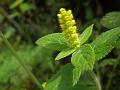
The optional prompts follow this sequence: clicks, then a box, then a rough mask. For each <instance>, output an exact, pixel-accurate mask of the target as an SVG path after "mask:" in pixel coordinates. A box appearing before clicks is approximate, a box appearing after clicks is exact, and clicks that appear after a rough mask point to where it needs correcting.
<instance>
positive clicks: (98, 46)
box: [91, 27, 120, 60]
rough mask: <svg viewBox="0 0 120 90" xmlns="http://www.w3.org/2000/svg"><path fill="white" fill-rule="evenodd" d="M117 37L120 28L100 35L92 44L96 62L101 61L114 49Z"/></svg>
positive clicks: (119, 33) (119, 34)
mask: <svg viewBox="0 0 120 90" xmlns="http://www.w3.org/2000/svg"><path fill="white" fill-rule="evenodd" d="M119 36H120V27H117V28H114V29H112V30H109V31H106V32H104V33H102V34H101V35H100V36H98V37H97V38H96V39H95V40H94V41H93V42H92V44H91V45H92V47H93V48H94V51H95V58H96V60H100V59H102V58H103V57H105V56H106V55H107V54H108V53H109V52H110V51H111V50H112V49H113V48H114V46H115V44H116V42H117V40H118V39H119Z"/></svg>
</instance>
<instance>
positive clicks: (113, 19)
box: [100, 12, 120, 29]
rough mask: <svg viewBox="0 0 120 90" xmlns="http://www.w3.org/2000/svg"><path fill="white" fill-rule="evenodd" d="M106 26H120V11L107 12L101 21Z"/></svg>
mask: <svg viewBox="0 0 120 90" xmlns="http://www.w3.org/2000/svg"><path fill="white" fill-rule="evenodd" d="M100 23H101V24H102V25H103V26H104V27H107V28H109V29H112V28H115V27H118V26H120V12H110V13H108V14H106V15H105V16H104V17H103V18H102V20H101V22H100Z"/></svg>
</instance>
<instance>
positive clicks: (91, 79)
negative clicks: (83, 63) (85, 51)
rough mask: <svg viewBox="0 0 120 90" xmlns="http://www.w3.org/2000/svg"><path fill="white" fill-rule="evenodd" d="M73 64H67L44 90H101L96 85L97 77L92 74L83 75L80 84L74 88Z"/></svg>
mask: <svg viewBox="0 0 120 90" xmlns="http://www.w3.org/2000/svg"><path fill="white" fill-rule="evenodd" d="M73 69H74V67H73V66H72V64H67V65H65V66H63V67H62V69H61V70H60V71H59V72H58V73H57V74H56V75H54V76H53V77H52V78H51V79H50V80H49V81H48V83H47V85H46V87H45V88H44V90H100V89H98V85H96V80H97V78H96V76H95V74H94V73H92V72H85V73H84V74H82V75H81V78H80V80H79V82H78V83H77V84H76V85H75V86H74V87H73V84H72V82H73V74H72V71H73Z"/></svg>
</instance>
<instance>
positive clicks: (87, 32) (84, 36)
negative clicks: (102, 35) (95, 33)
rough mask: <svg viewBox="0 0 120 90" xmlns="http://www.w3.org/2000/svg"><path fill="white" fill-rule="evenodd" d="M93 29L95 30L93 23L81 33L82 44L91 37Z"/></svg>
mask: <svg viewBox="0 0 120 90" xmlns="http://www.w3.org/2000/svg"><path fill="white" fill-rule="evenodd" d="M92 30H93V24H92V25H90V26H89V27H87V28H86V29H85V31H84V32H83V33H82V34H81V35H80V37H79V39H80V43H81V45H82V44H83V43H85V42H86V41H87V40H88V39H89V37H90V35H91V34H92Z"/></svg>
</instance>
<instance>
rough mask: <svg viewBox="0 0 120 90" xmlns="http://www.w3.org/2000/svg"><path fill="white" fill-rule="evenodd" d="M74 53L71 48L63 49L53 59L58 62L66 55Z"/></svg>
mask: <svg viewBox="0 0 120 90" xmlns="http://www.w3.org/2000/svg"><path fill="white" fill-rule="evenodd" d="M74 51H75V49H73V48H67V49H63V50H62V51H61V52H60V53H59V54H58V55H57V56H56V58H55V60H60V59H62V58H64V57H67V56H68V55H70V54H72V53H73V52H74Z"/></svg>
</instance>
